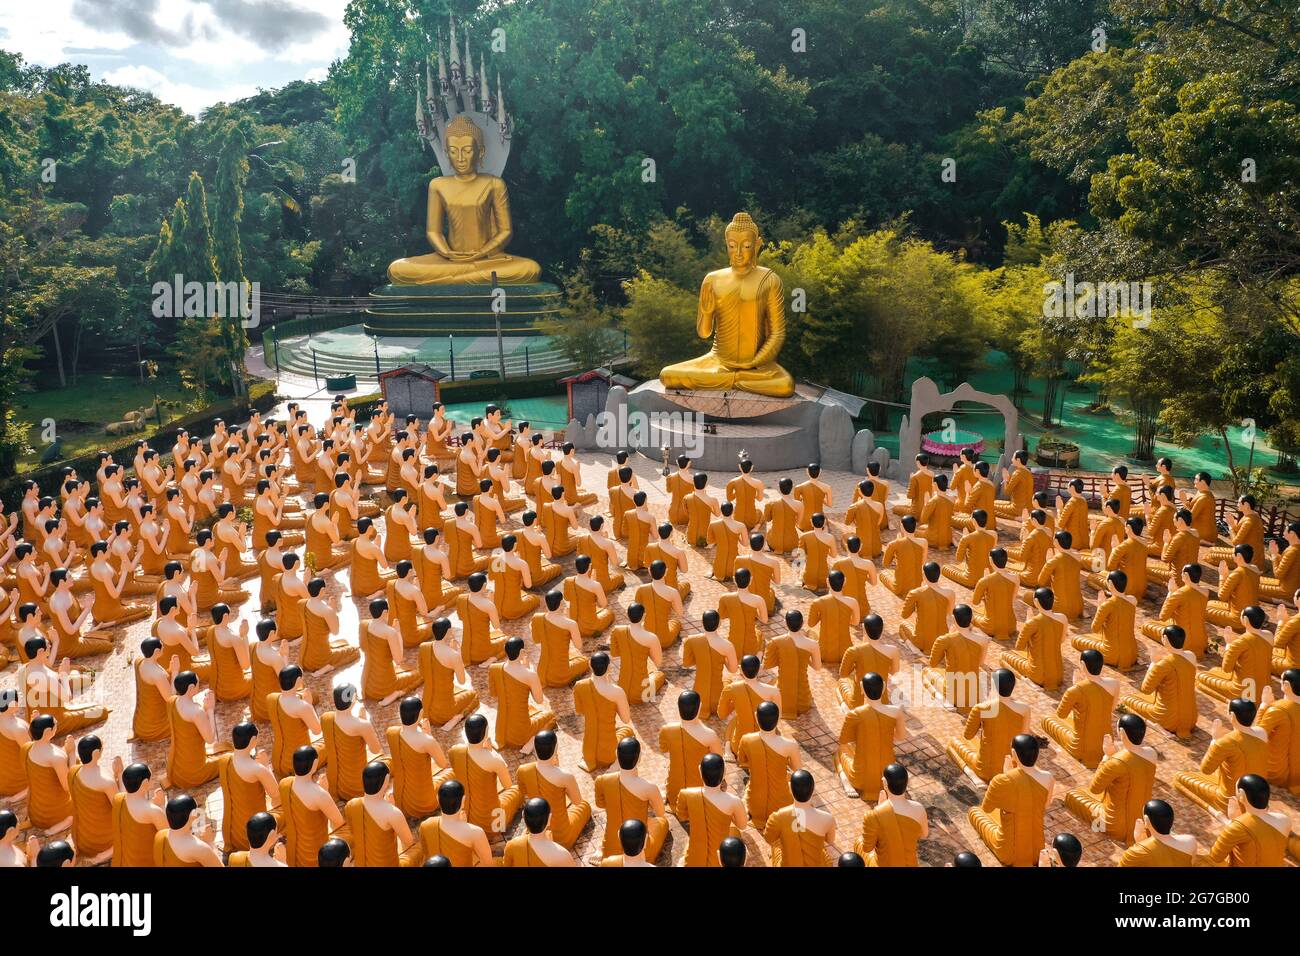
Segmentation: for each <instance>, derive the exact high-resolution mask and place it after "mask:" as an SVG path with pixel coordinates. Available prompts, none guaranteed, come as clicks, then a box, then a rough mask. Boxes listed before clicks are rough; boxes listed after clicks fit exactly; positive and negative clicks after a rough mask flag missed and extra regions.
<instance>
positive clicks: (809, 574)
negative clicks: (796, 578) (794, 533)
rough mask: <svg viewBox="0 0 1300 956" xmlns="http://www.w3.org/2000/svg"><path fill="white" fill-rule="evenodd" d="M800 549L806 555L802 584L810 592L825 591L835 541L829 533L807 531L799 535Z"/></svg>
mask: <svg viewBox="0 0 1300 956" xmlns="http://www.w3.org/2000/svg"><path fill="white" fill-rule="evenodd" d="M799 547H800V548H802V549H803V555H804V557H803V576H802V580H801V581H800V583H801V584H802V585H803V586H804V587H805V588H807V589H808V590H809V591H823V590H825V588H826V576H827V575H828V574H829V573H830V557H831V549H832V548H833V547H834V539H833V538H831V536H830V533H829V532H817V531H805V532H803V533H802V534H800V535H799Z"/></svg>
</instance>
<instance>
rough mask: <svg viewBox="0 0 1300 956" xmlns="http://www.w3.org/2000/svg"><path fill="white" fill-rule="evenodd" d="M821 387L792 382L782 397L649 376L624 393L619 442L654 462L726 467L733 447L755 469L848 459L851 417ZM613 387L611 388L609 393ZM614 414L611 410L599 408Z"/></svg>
mask: <svg viewBox="0 0 1300 956" xmlns="http://www.w3.org/2000/svg"><path fill="white" fill-rule="evenodd" d="M823 391H824V390H823V389H821V388H818V387H817V386H813V385H807V384H804V383H800V384H799V385H798V386H797V387H796V389H795V394H794V395H792V396H791V397H790V398H769V397H767V396H763V395H752V394H750V393H748V392H715V391H685V390H669V389H665V388H664V387H663V384H662V383H661V382H659V381H658V380H657V379H656V380H654V381H650V382H645V383H644V384H642V385H640V386H638V387H637V388H636V389H634V390H633V391H632V392H630V393H629V394H628V396H627V405H628V413H627V419H626V420H627V431H626V438H625V441H626V444H627V446H629V447H632V448H635V449H636V450H637V451H639V452H641V453H642V454H643V455H645V456H647V457H648V458H652V459H654V460H655V461H662V460H663V448H664V446H667V447H668V454H669V458H670V459H673V458H676V457H677V456H678V455H679V454H685V455H688V456H690V457H691V458H692V459H693V460H694V463H695V467H696V468H699V469H702V470H706V471H717V472H724V473H730V472H732V471H735V470H736V462H737V460H738V459H739V457H740V455H741V452H744V453H745V455H746V456H747V457H748V458H750V459H751V460H752V461H753V462H754V467H755V469H756V470H758V471H785V470H789V469H793V468H802V467H804V466H805V465H807V464H809V463H810V462H820V463H821V465H822V467H824V468H827V469H831V470H847V469H848V468H849V467H850V465H851V460H852V447H853V420H852V418H851V417H850V416H849V413H848V411H847V410H846V409H845V408H844V407H843V406H840V405H837V404H834V403H832V402H826V401H823V400H822V396H823ZM612 397H613V394H612V393H611V398H612ZM607 411H614V413H615V414H617V409H607Z"/></svg>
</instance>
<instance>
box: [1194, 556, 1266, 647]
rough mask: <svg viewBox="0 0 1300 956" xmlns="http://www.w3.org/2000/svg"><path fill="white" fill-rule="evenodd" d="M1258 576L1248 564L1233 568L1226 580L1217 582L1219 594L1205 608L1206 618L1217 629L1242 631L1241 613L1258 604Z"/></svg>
mask: <svg viewBox="0 0 1300 956" xmlns="http://www.w3.org/2000/svg"><path fill="white" fill-rule="evenodd" d="M1259 580H1260V574H1259V572H1258V571H1256V570H1255V569H1254V568H1253V567H1251V566H1250V565H1249V564H1243V565H1241V566H1240V567H1236V568H1233V569H1232V570H1231V571H1229V572H1228V576H1227V578H1225V579H1224V580H1222V581H1220V582H1219V593H1218V595H1217V596H1216V598H1215V600H1213V601H1210V602H1209V603H1208V604H1207V605H1206V608H1205V616H1206V618H1207V619H1208V620H1209V621H1210V622H1211V623H1213V624H1217V625H1219V627H1230V628H1232V629H1233V630H1234V631H1241V630H1243V628H1242V625H1241V612H1242V611H1244V610H1245V609H1246V608H1248V607H1250V606H1251V605H1252V604H1253V605H1258V604H1259Z"/></svg>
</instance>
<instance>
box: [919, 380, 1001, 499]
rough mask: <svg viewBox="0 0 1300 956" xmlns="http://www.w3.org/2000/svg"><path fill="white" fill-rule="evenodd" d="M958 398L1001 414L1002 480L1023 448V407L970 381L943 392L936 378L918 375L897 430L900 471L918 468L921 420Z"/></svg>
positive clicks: (997, 479)
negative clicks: (1021, 415)
mask: <svg viewBox="0 0 1300 956" xmlns="http://www.w3.org/2000/svg"><path fill="white" fill-rule="evenodd" d="M958 402H978V403H979V404H981V405H987V406H989V407H990V408H993V409H994V410H996V411H998V412H1000V413H1001V414H1002V423H1003V426H1004V429H1005V430H1004V433H1003V440H1002V455H1001V457H999V458H998V464H997V470H996V471H995V472H994V476H993V477H994V484H999V483H1000V476H1001V474H1002V469H1003V468H1006V467H1007V466H1008V465H1009V464H1010V462H1011V454H1012V452H1014V451H1016V450H1017V449H1019V448H1020V445H1021V442H1022V441H1023V436H1022V435H1021V434H1020V410H1019V409H1017V408H1016V406H1015V403H1014V402H1012V401H1011V399H1010V398H1008V397H1007V396H1005V395H995V394H992V393H991V392H981V391H978V390H976V389H975V388H973V387H972V386H971V384H970V382H962V383H961V384H960V385H958V386H957V387H956V388H955V389H953V390H952V391H951V392H942V393H941V392H940V391H939V386H938V385H936V384H935V383H934V380H933V379H929V378H918V379H917V380H916V381H915V382H913V383H912V400H911V404H910V406H909V407H908V410H907V414H906V415H904V416H903V422H902V425H901V426H900V427H899V430H898V466H899V471H901V472H904V473H905V474H908V475H910V474H911V473H912V471H913V470H914V469H915V468H916V456H917V454H918V453H919V452H920V451H921V422H922V421H923V420H924V419H925V416H926V415H929V414H930V413H931V412H946V411H950V410H951V409H952V407H953V406H954V405H956V404H957V403H958Z"/></svg>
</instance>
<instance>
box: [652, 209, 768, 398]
mask: <svg viewBox="0 0 1300 956" xmlns="http://www.w3.org/2000/svg"><path fill="white" fill-rule="evenodd" d="M726 237H727V257H728V259H729V260H730V263H731V264H730V265H729V266H728V267H727V268H725V269H718V270H716V271H714V272H710V273H709V274H708V275H706V276H705V277H704V282H703V283H702V284H701V285H700V306H699V311H698V312H697V313H696V318H695V330H696V332H697V333H698V334H699V336H700V338H702V339H706V338H708V337H709V336H712V337H713V347H712V348H711V349H709V351H708V354H706V355H701V356H700V357H699V358H696V359H691V360H690V361H687V362H679V363H677V364H676V365H669V366H668V367H667V368H665V369H664V370H663V371H661V372H660V373H659V381H660V382H661V383H662V384H663V387H664V388H677V389H701V390H708V391H721V390H732V389H739V390H740V391H744V392H753V393H754V394H756V395H771V396H774V397H776V398H788V397H789V396H791V395H793V394H794V379H793V378H791V376H790V373H789V372H787V371H786V370H785V369H783V368H782V367H781V366H780V365H778V364H777V363H776V357H777V355H778V354H779V353H780V351H781V346H782V345H784V344H785V290H784V289H783V288H782V285H781V277H780V276H778V275H777V274H776V273H775V272H773V271H772V270H771V269H768V268H766V267H764V266H760V265H759V264H758V252H759V250H760V249H761V248H762V247H763V239H762V237H761V236H760V235H759V234H758V225H757V224H756V223H755V222H754V220H753V219H751V218H750V216H749V214H748V213H744V212H738V213H736V215H735V217H734V218H733V219H732V220H731V222H730V223H729V224H728V226H727V231H726Z"/></svg>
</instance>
